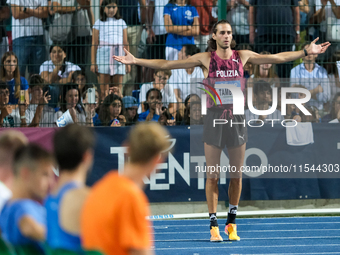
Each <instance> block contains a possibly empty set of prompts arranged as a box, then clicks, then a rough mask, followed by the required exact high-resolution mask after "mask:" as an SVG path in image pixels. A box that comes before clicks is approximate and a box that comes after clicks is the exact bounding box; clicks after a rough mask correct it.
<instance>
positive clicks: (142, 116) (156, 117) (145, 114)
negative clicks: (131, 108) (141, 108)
mask: <svg viewBox="0 0 340 255" xmlns="http://www.w3.org/2000/svg"><path fill="white" fill-rule="evenodd" d="M149 113H150V110H147V111H145V112H142V113H140V114H139V115H138V121H145V120H146V117H148V115H149ZM158 120H159V115H157V114H154V115H153V117H152V119H151V121H158Z"/></svg>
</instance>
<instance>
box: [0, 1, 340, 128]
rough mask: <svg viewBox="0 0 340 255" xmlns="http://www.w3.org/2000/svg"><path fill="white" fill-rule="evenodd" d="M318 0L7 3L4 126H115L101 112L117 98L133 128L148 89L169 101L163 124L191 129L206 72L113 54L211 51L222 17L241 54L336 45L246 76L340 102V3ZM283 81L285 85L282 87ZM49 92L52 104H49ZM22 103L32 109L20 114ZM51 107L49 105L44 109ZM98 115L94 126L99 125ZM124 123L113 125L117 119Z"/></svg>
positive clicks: (2, 22)
mask: <svg viewBox="0 0 340 255" xmlns="http://www.w3.org/2000/svg"><path fill="white" fill-rule="evenodd" d="M313 2H315V3H312V1H311V0H309V1H308V0H302V1H297V0H292V1H284V0H282V1H261V0H249V1H246V0H227V1H221V0H219V1H217V0H209V1H207V0H185V1H184V0H170V1H168V0H100V1H92V2H91V1H90V0H52V1H47V0H36V1H34V5H32V2H31V1H28V0H20V1H19V5H16V4H18V1H14V0H7V1H6V0H1V2H0V3H1V9H0V17H1V19H0V28H1V29H0V36H1V38H2V41H0V42H1V43H0V55H1V56H2V59H1V71H0V77H1V79H2V80H3V81H4V82H5V83H7V86H8V87H7V88H6V87H5V86H3V85H4V84H2V85H1V86H0V94H1V100H2V101H1V104H2V105H1V112H2V114H1V121H0V124H1V125H2V126H27V125H28V124H31V126H37V125H39V124H38V123H39V122H40V126H54V125H55V122H56V120H57V119H58V118H59V117H61V116H62V115H63V113H64V112H65V111H67V109H71V113H72V116H73V117H75V116H76V115H79V116H76V117H77V118H76V119H77V120H78V121H79V119H81V121H80V122H81V123H86V124H88V125H93V123H96V121H97V119H98V118H99V117H98V116H99V112H100V109H101V108H107V109H105V110H104V109H102V114H101V118H99V120H100V121H98V123H99V125H104V124H105V125H107V124H110V125H111V124H112V123H115V122H117V121H113V119H112V114H110V112H109V108H110V107H104V105H108V106H109V105H111V106H112V107H113V104H114V101H116V100H118V101H120V103H118V101H116V102H115V105H116V106H117V107H118V106H119V105H120V104H121V105H122V106H124V104H127V105H126V106H125V108H126V109H127V110H122V112H120V113H119V115H118V116H121V115H125V120H126V119H129V120H130V121H127V122H135V121H136V120H137V119H138V118H136V117H133V118H132V117H131V116H134V114H135V112H136V110H135V108H136V107H137V108H138V109H137V112H139V113H142V112H143V111H146V110H147V108H148V104H144V103H143V102H147V101H148V98H147V94H146V93H147V91H148V90H149V89H150V88H156V89H159V90H160V91H161V95H162V99H160V98H159V99H158V100H161V101H162V104H161V105H160V106H159V105H158V107H159V108H160V109H158V110H157V113H159V114H160V115H162V116H163V115H164V116H163V117H162V118H160V119H163V120H162V121H163V122H164V124H168V125H173V124H174V121H175V123H178V124H179V123H182V124H185V123H188V122H186V120H185V118H188V114H189V116H190V111H189V112H188V110H186V107H189V108H190V104H186V103H187V102H189V99H190V96H191V97H192V96H193V95H191V94H192V93H188V88H189V87H190V80H191V79H200V78H203V77H204V74H203V71H202V70H201V69H200V68H199V67H196V68H188V69H181V70H171V72H169V71H164V70H151V69H148V68H143V67H139V66H134V65H133V66H128V65H124V64H121V63H119V62H117V61H115V60H114V59H113V58H112V55H118V56H119V55H120V56H121V55H124V54H125V53H124V51H123V48H124V47H125V48H126V49H127V50H129V51H130V52H131V53H132V54H133V55H134V56H135V57H139V58H147V59H167V60H176V59H186V58H188V57H190V56H192V55H194V54H197V53H199V52H204V51H211V49H209V47H208V43H207V41H208V40H209V39H210V38H211V34H212V27H213V24H214V23H215V22H216V21H217V20H220V19H227V20H228V21H229V22H230V24H231V27H232V32H233V38H234V40H235V41H236V44H235V45H234V44H233V43H232V44H231V46H232V47H233V48H235V49H237V50H247V49H249V50H254V51H256V52H258V53H260V54H275V53H278V52H282V51H290V50H299V49H302V48H303V47H305V45H306V44H307V43H308V42H309V41H311V40H313V39H315V38H316V37H319V38H320V39H319V41H320V42H323V41H330V42H331V43H332V45H331V47H330V48H329V49H328V50H327V52H326V53H325V54H321V55H319V56H318V57H317V58H312V59H307V58H304V59H303V60H302V59H300V60H296V61H295V62H294V63H293V62H291V63H285V64H280V65H276V66H273V65H260V66H254V65H251V64H249V63H247V64H246V65H245V66H244V70H245V75H244V77H245V78H254V79H267V80H270V81H272V80H275V79H288V78H309V79H313V78H315V79H325V80H326V79H327V81H326V83H329V84H331V87H332V88H334V89H332V91H331V93H332V97H331V98H334V96H335V93H337V92H338V90H339V88H340V81H339V68H340V62H339V51H338V50H339V47H338V42H339V41H340V33H339V32H338V30H339V27H340V2H339V1H334V0H331V1H328V2H327V3H326V4H325V5H323V2H322V1H318V0H316V1H313ZM234 46H235V47H234ZM11 52H14V54H12V53H11ZM38 75H40V77H41V79H40V77H39V76H38ZM71 83H73V84H71ZM63 84H67V86H66V87H63V86H64V85H63ZM282 84H284V83H281V85H280V86H284V85H282ZM287 84H288V86H289V84H290V83H289V82H287ZM297 85H301V84H297ZM322 85H323V84H320V87H322ZM320 87H318V86H317V87H315V88H312V89H315V90H313V91H312V92H313V95H314V96H315V97H316V100H318V98H317V95H318V93H322V92H320V91H321V89H322V88H320ZM70 88H71V89H70ZM6 89H8V92H6ZM89 89H90V90H89ZM312 89H311V90H312ZM318 90H320V91H318ZM69 91H70V92H69ZM45 92H48V93H47V94H46V96H48V95H49V96H50V97H46V98H45V99H44V95H45ZM6 93H8V94H9V95H8V98H6ZM111 93H112V94H115V95H116V96H117V97H119V98H123V96H131V97H129V98H126V99H124V100H123V101H122V100H121V99H117V98H116V97H113V96H111V97H108V96H109V94H111ZM71 94H72V95H71ZM150 94H151V93H150ZM150 94H149V95H150ZM88 95H89V96H88ZM66 97H68V99H67V98H66ZM132 97H134V98H135V100H134V99H133V98H132ZM156 97H157V95H156ZM105 98H106V101H105ZM72 100H73V101H72ZM20 102H26V103H27V104H28V105H26V106H21V107H18V106H17V104H18V103H20ZM47 102H48V105H44V106H40V107H38V105H39V104H46V103H47ZM336 102H337V101H336V99H335V101H334V102H333V103H332V102H331V99H329V101H328V102H327V104H328V105H331V106H334V107H335V104H337V103H336ZM322 103H324V102H322ZM7 104H8V105H10V107H9V106H8V105H7ZM138 104H139V105H138ZM77 107H78V109H77ZM123 108H124V107H123ZM331 108H332V107H328V109H327V111H325V112H324V114H323V115H327V113H329V112H330V110H331ZM37 109H39V111H37ZM319 110H320V109H319ZM41 111H42V112H47V113H48V114H47V115H48V117H44V116H45V115H46V114H44V113H42V114H40V113H39V112H41ZM112 111H113V110H112ZM335 111H336V110H335ZM37 112H38V114H36V113H37ZM58 112H59V113H58ZM185 114H186V115H185ZM331 114H332V118H333V117H336V116H337V111H336V112H335V113H334V112H332V113H331ZM35 115H37V116H36V118H35V119H34V116H35ZM28 116H30V117H28ZM39 116H40V118H39V119H40V121H38V122H37V120H38V117H39ZM95 116H97V117H96V118H97V119H93V117H95ZM103 116H105V117H103ZM118 116H116V117H115V118H114V119H117V120H118ZM73 119H75V118H73ZM148 119H152V116H151V118H150V116H149V118H148ZM164 119H165V120H164ZM172 119H173V120H174V121H171V120H172ZM32 121H33V122H34V124H32V123H33V122H32ZM25 122H26V123H25ZM123 122H125V121H124V118H123V117H120V123H123ZM43 123H45V125H44V124H43Z"/></svg>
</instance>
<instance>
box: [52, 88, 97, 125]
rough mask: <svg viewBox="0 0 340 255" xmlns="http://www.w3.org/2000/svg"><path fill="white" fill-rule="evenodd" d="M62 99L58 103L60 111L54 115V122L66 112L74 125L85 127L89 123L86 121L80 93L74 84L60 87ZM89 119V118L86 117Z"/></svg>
mask: <svg viewBox="0 0 340 255" xmlns="http://www.w3.org/2000/svg"><path fill="white" fill-rule="evenodd" d="M62 91H63V93H62V97H61V103H60V110H59V111H58V112H57V113H56V120H58V119H59V118H60V117H61V116H62V115H63V114H64V113H65V112H66V111H67V110H68V111H69V112H70V115H71V117H72V120H73V122H74V123H77V124H79V125H85V124H87V123H90V125H91V120H89V121H90V122H88V121H87V116H86V113H85V109H84V107H83V105H82V103H81V98H80V92H79V89H78V85H77V84H75V83H66V84H65V85H63V87H62ZM88 117H89V118H90V116H88Z"/></svg>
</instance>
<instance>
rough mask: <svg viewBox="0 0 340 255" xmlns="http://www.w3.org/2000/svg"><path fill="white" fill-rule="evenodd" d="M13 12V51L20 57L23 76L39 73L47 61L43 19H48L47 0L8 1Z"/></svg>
mask: <svg viewBox="0 0 340 255" xmlns="http://www.w3.org/2000/svg"><path fill="white" fill-rule="evenodd" d="M7 4H9V5H10V6H11V10H12V15H13V16H12V40H13V51H14V53H15V54H16V55H17V56H18V59H19V68H20V74H21V76H25V73H26V67H27V68H28V73H29V74H34V73H38V72H39V66H40V65H41V64H42V62H43V61H44V59H45V48H44V47H43V45H44V28H43V24H42V19H44V18H47V17H48V4H47V0H34V1H31V0H7Z"/></svg>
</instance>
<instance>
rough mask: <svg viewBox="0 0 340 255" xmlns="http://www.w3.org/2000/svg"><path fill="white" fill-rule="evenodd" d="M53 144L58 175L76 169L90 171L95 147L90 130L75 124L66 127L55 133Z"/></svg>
mask: <svg viewBox="0 0 340 255" xmlns="http://www.w3.org/2000/svg"><path fill="white" fill-rule="evenodd" d="M53 142H54V155H55V158H56V161H57V164H58V166H59V173H60V175H62V174H63V173H71V172H74V171H76V170H78V169H81V171H85V172H87V171H89V170H90V168H91V167H92V163H93V155H94V152H93V150H94V145H95V137H94V134H93V131H92V130H91V129H90V128H87V127H84V126H79V125H76V124H70V125H67V126H66V127H64V128H61V129H60V130H59V131H57V132H56V133H55V135H54V138H53Z"/></svg>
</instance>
